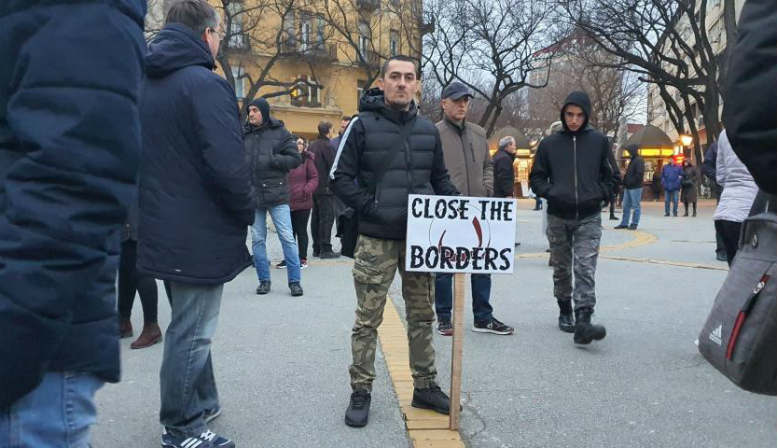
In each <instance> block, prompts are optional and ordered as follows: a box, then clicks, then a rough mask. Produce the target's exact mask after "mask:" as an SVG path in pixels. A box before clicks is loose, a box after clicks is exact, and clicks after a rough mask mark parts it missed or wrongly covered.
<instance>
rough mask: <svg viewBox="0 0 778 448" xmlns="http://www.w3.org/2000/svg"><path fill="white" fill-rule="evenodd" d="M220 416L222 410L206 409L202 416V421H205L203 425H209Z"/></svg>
mask: <svg viewBox="0 0 778 448" xmlns="http://www.w3.org/2000/svg"><path fill="white" fill-rule="evenodd" d="M220 415H222V408H221V407H218V408H216V409H208V410H207V411H205V414H204V415H203V419H204V420H205V423H211V422H212V421H214V420H216V419H217V418H218V417H219V416H220Z"/></svg>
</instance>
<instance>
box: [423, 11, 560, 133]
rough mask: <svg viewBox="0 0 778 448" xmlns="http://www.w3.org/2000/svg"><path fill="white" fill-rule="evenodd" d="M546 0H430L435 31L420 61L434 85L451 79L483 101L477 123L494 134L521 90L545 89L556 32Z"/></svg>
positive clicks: (446, 82)
mask: <svg viewBox="0 0 778 448" xmlns="http://www.w3.org/2000/svg"><path fill="white" fill-rule="evenodd" d="M551 6H552V4H551V3H550V2H549V1H546V0H430V1H429V3H427V8H428V9H427V12H426V15H427V17H428V18H429V19H428V20H429V21H430V23H432V24H434V30H432V32H430V33H428V34H426V35H425V37H424V52H423V54H422V61H423V63H424V66H425V69H427V71H428V72H429V73H430V74H431V76H432V77H433V78H434V80H435V81H436V82H437V83H438V85H446V84H448V83H450V82H452V81H454V80H458V81H461V82H463V83H465V84H466V85H468V86H469V87H470V88H471V89H472V90H473V91H474V92H475V93H476V95H477V97H478V98H482V99H483V100H485V101H486V107H485V108H484V110H483V112H482V114H481V116H480V117H479V118H478V119H477V120H476V122H477V123H478V124H479V125H481V126H482V127H484V128H485V129H486V131H487V135H491V134H492V132H494V129H495V126H496V123H497V120H498V119H499V117H500V115H501V114H502V112H503V110H504V105H503V102H504V101H505V99H506V98H508V97H509V96H510V95H512V94H514V93H515V92H518V91H519V90H520V89H522V88H524V87H533V88H536V87H543V86H544V85H545V84H546V82H547V76H542V75H541V76H532V75H533V74H536V73H544V72H545V73H547V72H548V60H549V59H550V58H551V57H552V56H553V52H542V51H540V50H542V49H544V48H549V47H550V45H551V44H552V43H553V42H554V41H555V38H554V36H555V35H557V32H558V30H557V29H556V27H555V26H554V24H553V23H552V22H551V21H550V20H549V19H550V16H551V12H552V8H551Z"/></svg>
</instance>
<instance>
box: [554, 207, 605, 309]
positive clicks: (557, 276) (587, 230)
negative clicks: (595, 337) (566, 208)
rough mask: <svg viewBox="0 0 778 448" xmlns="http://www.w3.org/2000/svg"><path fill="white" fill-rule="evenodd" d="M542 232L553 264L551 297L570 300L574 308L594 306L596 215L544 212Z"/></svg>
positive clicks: (599, 228) (597, 240)
mask: <svg viewBox="0 0 778 448" xmlns="http://www.w3.org/2000/svg"><path fill="white" fill-rule="evenodd" d="M546 235H547V236H548V241H549V244H550V246H551V265H552V266H553V267H554V297H556V299H557V300H558V301H569V300H570V299H571V298H572V299H574V300H575V309H576V310H578V309H581V308H592V309H594V304H595V302H596V298H595V294H594V273H595V271H596V270H597V256H598V255H599V253H600V237H602V224H601V221H600V214H599V213H597V214H596V215H594V216H589V217H586V218H583V219H579V220H575V219H562V218H558V217H556V216H554V215H548V228H547V230H546ZM573 273H575V290H574V289H573Z"/></svg>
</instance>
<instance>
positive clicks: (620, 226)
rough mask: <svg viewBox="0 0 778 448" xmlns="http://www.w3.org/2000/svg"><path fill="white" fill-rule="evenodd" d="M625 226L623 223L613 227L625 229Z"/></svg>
mask: <svg viewBox="0 0 778 448" xmlns="http://www.w3.org/2000/svg"><path fill="white" fill-rule="evenodd" d="M626 228H627V226H625V225H624V224H619V225H617V226H616V227H614V229H616V230H619V229H626Z"/></svg>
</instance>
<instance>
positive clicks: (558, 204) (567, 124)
mask: <svg viewBox="0 0 778 448" xmlns="http://www.w3.org/2000/svg"><path fill="white" fill-rule="evenodd" d="M561 115H562V126H563V128H564V129H563V130H562V131H560V132H557V133H554V134H551V135H549V136H548V137H546V138H544V139H543V140H542V141H541V142H540V145H539V146H538V151H537V154H536V155H535V164H534V165H533V167H532V173H531V174H530V183H531V187H532V191H534V192H535V193H536V194H537V195H538V196H540V197H543V198H546V199H547V200H548V229H547V231H546V233H547V235H548V240H549V243H550V246H551V265H552V266H553V267H554V296H556V300H557V304H558V305H559V329H560V330H562V331H564V332H567V333H575V335H574V337H573V342H575V343H576V344H589V343H591V342H592V341H593V340H600V339H602V338H604V337H605V327H603V326H601V325H592V323H591V316H592V313H593V312H594V304H595V295H594V272H595V270H596V268H597V256H598V255H599V252H600V237H601V236H602V224H601V221H600V211H601V210H602V207H603V204H604V203H605V202H606V201H608V200H609V199H610V195H611V191H612V189H613V185H614V172H613V170H612V168H611V165H610V162H609V160H608V154H609V153H610V150H611V149H610V148H611V145H610V143H609V142H608V139H607V138H606V137H605V136H604V135H603V134H602V133H600V132H599V131H597V130H595V129H593V128H591V127H590V126H588V122H589V116H590V115H591V103H590V101H589V96H588V95H587V94H586V93H584V92H573V93H571V94H570V95H568V97H567V99H566V100H565V105H564V106H563V107H562V112H561ZM573 272H575V289H573ZM571 299H575V323H574V322H573V308H572V303H571Z"/></svg>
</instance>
